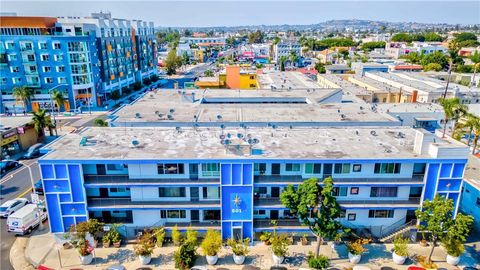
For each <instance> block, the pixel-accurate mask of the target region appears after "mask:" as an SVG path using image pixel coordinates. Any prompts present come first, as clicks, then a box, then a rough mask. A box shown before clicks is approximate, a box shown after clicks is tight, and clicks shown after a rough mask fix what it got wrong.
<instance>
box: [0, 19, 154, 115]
mask: <svg viewBox="0 0 480 270" xmlns="http://www.w3.org/2000/svg"><path fill="white" fill-rule="evenodd" d="M0 26H1V37H2V42H1V44H0V65H1V70H2V78H1V90H2V111H4V110H8V111H12V110H16V111H17V112H21V111H22V110H23V108H21V107H20V106H19V105H18V104H16V102H15V100H14V98H13V97H12V89H13V88H14V87H17V86H27V87H31V88H33V89H34V91H35V96H34V97H33V98H32V103H31V108H29V109H32V110H36V109H38V108H49V107H50V104H51V103H50V95H49V90H50V89H52V88H56V89H58V90H61V91H64V92H65V96H66V97H67V96H68V101H69V102H68V104H65V109H67V110H68V109H75V108H78V107H81V106H93V107H96V106H103V105H104V103H105V102H106V101H108V100H109V99H110V95H111V93H112V91H115V90H118V91H119V93H121V91H122V88H124V87H127V86H130V85H131V84H132V83H134V82H142V80H143V79H144V78H147V77H150V76H151V75H153V74H156V68H157V67H156V56H155V55H156V47H155V38H154V27H153V23H147V22H143V21H129V20H122V19H112V18H111V15H110V14H108V13H96V14H92V16H91V17H82V18H80V17H68V18H63V17H62V18H48V17H17V16H12V17H2V18H1V23H0ZM4 107H5V108H6V109H4Z"/></svg>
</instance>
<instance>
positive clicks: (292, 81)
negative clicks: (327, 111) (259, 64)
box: [257, 71, 321, 90]
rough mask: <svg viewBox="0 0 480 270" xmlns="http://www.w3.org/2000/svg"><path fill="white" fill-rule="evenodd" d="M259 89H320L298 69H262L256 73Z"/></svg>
mask: <svg viewBox="0 0 480 270" xmlns="http://www.w3.org/2000/svg"><path fill="white" fill-rule="evenodd" d="M257 77H258V79H257V80H258V84H259V85H260V88H261V89H272V88H276V89H295V90H299V89H320V88H321V87H320V86H319V85H318V84H317V82H316V81H314V80H312V79H310V78H309V77H308V76H306V75H305V74H302V73H301V72H298V71H285V72H280V71H270V72H269V71H264V73H262V74H258V75H257Z"/></svg>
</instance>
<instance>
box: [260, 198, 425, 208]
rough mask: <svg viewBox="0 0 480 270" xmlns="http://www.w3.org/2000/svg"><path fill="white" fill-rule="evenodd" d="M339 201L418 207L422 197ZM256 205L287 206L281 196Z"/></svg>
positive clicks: (346, 203) (262, 199)
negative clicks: (282, 201)
mask: <svg viewBox="0 0 480 270" xmlns="http://www.w3.org/2000/svg"><path fill="white" fill-rule="evenodd" d="M337 202H338V203H339V204H340V206H344V207H366V208H368V207H382V206H385V207H399V206H402V207H417V206H418V205H419V204H420V198H408V199H396V200H395V199H383V198H370V199H368V200H343V199H339V198H337ZM254 206H256V207H267V208H268V207H272V208H285V206H283V205H282V203H281V202H280V199H279V198H255V199H254Z"/></svg>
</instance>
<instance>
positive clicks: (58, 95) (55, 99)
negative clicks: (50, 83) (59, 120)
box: [50, 89, 67, 114]
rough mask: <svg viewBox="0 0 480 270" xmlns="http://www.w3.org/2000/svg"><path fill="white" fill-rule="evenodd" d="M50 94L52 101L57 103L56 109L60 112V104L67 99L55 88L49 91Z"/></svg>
mask: <svg viewBox="0 0 480 270" xmlns="http://www.w3.org/2000/svg"><path fill="white" fill-rule="evenodd" d="M50 95H51V98H52V100H53V102H55V104H56V105H57V110H58V113H59V114H60V110H61V109H62V106H63V104H65V101H67V99H66V98H65V96H64V95H63V92H62V91H59V90H56V89H55V90H53V91H52V92H50Z"/></svg>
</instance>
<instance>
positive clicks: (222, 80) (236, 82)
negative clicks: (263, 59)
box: [195, 65, 258, 89]
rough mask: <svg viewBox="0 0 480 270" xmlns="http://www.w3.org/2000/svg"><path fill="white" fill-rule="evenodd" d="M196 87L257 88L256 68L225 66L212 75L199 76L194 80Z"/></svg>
mask: <svg viewBox="0 0 480 270" xmlns="http://www.w3.org/2000/svg"><path fill="white" fill-rule="evenodd" d="M195 86H196V87H198V88H229V89H257V88H258V83H257V70H252V69H249V68H242V67H241V66H238V65H235V66H233V65H232V66H230V65H229V66H226V67H225V70H224V71H222V72H220V73H219V74H217V75H216V76H214V77H200V78H199V79H198V80H197V81H195Z"/></svg>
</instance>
